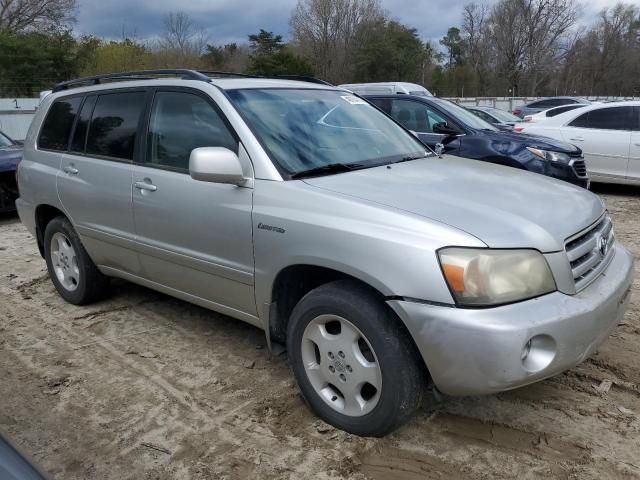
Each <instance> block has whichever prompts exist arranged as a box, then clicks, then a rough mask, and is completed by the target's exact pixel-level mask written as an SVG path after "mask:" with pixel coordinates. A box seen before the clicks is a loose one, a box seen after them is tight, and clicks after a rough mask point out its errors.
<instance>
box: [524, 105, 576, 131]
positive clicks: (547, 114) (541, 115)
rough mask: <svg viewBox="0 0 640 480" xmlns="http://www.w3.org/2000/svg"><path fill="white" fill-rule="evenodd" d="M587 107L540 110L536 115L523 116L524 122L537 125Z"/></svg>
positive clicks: (572, 106) (569, 106)
mask: <svg viewBox="0 0 640 480" xmlns="http://www.w3.org/2000/svg"><path fill="white" fill-rule="evenodd" d="M586 106H588V105H586V104H573V105H563V106H561V107H553V108H550V109H549V110H542V111H540V112H538V113H533V114H531V115H525V117H524V119H523V120H524V121H525V122H530V123H538V122H543V121H544V120H546V119H547V118H552V117H555V116H556V115H560V114H561V113H565V112H569V111H571V110H575V109H577V108H584V107H586ZM515 130H516V131H517V130H518V126H516V128H515Z"/></svg>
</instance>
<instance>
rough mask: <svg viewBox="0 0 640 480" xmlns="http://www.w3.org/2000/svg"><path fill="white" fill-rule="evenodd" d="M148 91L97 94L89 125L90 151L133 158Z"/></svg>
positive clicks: (127, 158)
mask: <svg viewBox="0 0 640 480" xmlns="http://www.w3.org/2000/svg"><path fill="white" fill-rule="evenodd" d="M145 95H146V94H145V93H144V92H123V93H110V94H106V95H100V96H99V97H98V100H97V102H96V106H95V108H94V110H93V116H92V118H91V126H90V127H89V136H88V139H87V153H88V154H91V155H99V156H104V157H111V158H118V159H122V160H133V151H134V146H135V139H136V132H137V131H138V124H139V122H140V115H141V114H142V111H143V109H144V103H145Z"/></svg>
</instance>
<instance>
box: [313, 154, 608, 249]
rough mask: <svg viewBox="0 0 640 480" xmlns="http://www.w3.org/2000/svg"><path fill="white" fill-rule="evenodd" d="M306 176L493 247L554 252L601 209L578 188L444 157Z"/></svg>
mask: <svg viewBox="0 0 640 480" xmlns="http://www.w3.org/2000/svg"><path fill="white" fill-rule="evenodd" d="M305 182H306V183H307V184H309V185H312V186H314V187H318V188H323V189H326V190H330V191H332V192H336V193H340V194H343V195H349V196H351V197H355V198H358V199H361V200H363V201H368V202H375V203H377V204H380V205H384V206H386V207H391V208H396V209H399V210H403V211H406V212H410V213H412V214H415V215H419V216H422V217H425V218H429V219H431V220H435V221H438V222H441V223H444V224H447V225H450V226H452V227H455V228H457V229H460V230H463V231H465V232H467V233H469V234H471V235H474V236H475V237H477V238H479V239H480V240H482V241H483V242H484V243H485V244H486V245H487V246H489V247H492V248H536V249H538V250H540V251H542V252H545V253H547V252H555V251H560V250H563V249H564V241H565V239H566V238H567V237H570V236H571V235H573V234H575V233H577V232H579V231H580V230H582V229H584V228H586V227H588V226H589V225H591V224H592V223H593V222H595V220H597V218H598V217H599V216H600V215H602V213H603V212H604V206H603V203H602V202H601V201H600V199H599V198H598V197H597V196H596V195H594V194H593V193H591V192H589V191H588V190H585V189H583V188H580V187H576V186H574V185H571V184H569V183H566V182H562V181H560V180H555V179H552V178H549V177H545V176H543V175H540V174H537V173H531V172H527V171H524V170H519V169H516V168H511V167H503V166H500V165H494V164H491V163H485V162H481V161H477V160H468V159H463V158H459V157H453V156H449V155H445V156H443V158H431V157H429V158H426V159H420V160H414V161H411V162H405V163H398V164H395V165H392V166H391V168H387V167H385V166H383V167H376V168H370V169H365V170H357V171H353V172H347V173H343V174H337V175H329V176H324V177H316V178H310V179H306V180H305Z"/></svg>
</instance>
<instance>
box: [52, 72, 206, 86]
mask: <svg viewBox="0 0 640 480" xmlns="http://www.w3.org/2000/svg"><path fill="white" fill-rule="evenodd" d="M169 75H171V76H175V77H180V78H182V79H183V80H200V81H203V82H208V81H210V80H211V79H210V78H209V77H208V76H207V75H205V74H203V73H201V72H196V71H195V70H187V69H174V70H137V71H132V72H121V73H107V74H105V75H94V76H91V77H82V78H76V79H74V80H69V81H66V82H61V83H58V84H57V85H55V86H54V87H53V92H59V91H61V90H67V89H69V88H74V86H76V87H79V86H84V85H85V84H86V85H99V84H101V83H104V82H105V81H112V82H114V81H115V82H117V81H122V80H149V79H151V78H157V77H160V76H169Z"/></svg>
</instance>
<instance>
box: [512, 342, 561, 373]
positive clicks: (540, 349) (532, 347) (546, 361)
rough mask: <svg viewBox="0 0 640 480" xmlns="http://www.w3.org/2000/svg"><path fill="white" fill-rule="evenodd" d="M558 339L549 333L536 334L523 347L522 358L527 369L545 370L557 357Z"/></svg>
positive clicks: (532, 371) (532, 370) (531, 370)
mask: <svg viewBox="0 0 640 480" xmlns="http://www.w3.org/2000/svg"><path fill="white" fill-rule="evenodd" d="M556 351H557V347H556V341H555V340H554V339H553V337H551V336H549V335H536V336H535V337H532V338H531V339H529V341H528V342H527V343H526V344H525V346H524V347H523V349H522V353H521V355H520V358H521V360H522V366H523V367H524V368H525V370H527V371H529V372H531V373H536V372H539V371H541V370H544V369H545V368H547V367H548V366H549V365H551V362H553V359H554V358H555V357H556Z"/></svg>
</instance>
